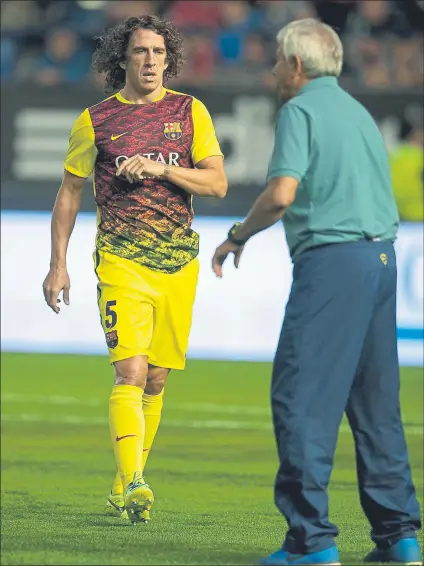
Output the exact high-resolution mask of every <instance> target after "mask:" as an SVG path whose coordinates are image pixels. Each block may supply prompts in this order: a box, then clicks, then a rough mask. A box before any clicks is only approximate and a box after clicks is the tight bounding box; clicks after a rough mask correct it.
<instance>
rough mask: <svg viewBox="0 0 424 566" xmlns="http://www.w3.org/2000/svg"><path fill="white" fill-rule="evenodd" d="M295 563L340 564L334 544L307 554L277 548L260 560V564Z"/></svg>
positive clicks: (266, 565)
mask: <svg viewBox="0 0 424 566" xmlns="http://www.w3.org/2000/svg"><path fill="white" fill-rule="evenodd" d="M285 564H290V565H295V564H321V565H323V566H324V565H326V566H340V561H339V553H338V552H337V548H336V547H335V546H331V547H330V548H326V549H325V550H321V551H320V552H311V553H309V554H292V553H291V552H288V551H287V550H283V549H280V550H277V552H274V554H270V555H269V556H267V557H266V558H265V559H264V560H263V561H262V562H261V565H262V566H280V565H285Z"/></svg>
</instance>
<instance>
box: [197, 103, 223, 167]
mask: <svg viewBox="0 0 424 566" xmlns="http://www.w3.org/2000/svg"><path fill="white" fill-rule="evenodd" d="M192 117H193V127H194V134H193V143H192V146H191V159H192V161H193V163H194V165H196V163H199V161H202V159H205V158H206V157H212V156H213V155H220V156H221V157H224V155H223V153H222V151H221V148H220V147H219V142H218V140H217V138H216V134H215V128H214V126H213V122H212V118H211V115H210V114H209V112H208V110H207V108H206V106H205V105H204V104H203V103H202V102H200V100H197V99H196V98H193V104H192Z"/></svg>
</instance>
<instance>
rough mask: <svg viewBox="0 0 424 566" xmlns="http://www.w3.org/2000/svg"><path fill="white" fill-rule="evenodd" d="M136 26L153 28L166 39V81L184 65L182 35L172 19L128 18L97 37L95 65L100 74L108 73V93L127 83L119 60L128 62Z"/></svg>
mask: <svg viewBox="0 0 424 566" xmlns="http://www.w3.org/2000/svg"><path fill="white" fill-rule="evenodd" d="M137 29H150V30H152V31H154V32H155V33H157V34H158V35H161V36H162V37H163V38H164V41H165V47H166V59H167V63H168V67H167V69H166V70H165V72H164V75H163V80H164V82H166V81H167V80H168V79H170V78H171V77H177V76H178V73H179V72H180V70H181V67H182V66H183V63H184V57H183V38H182V37H181V35H180V33H179V32H178V30H177V28H176V27H175V26H174V24H173V23H172V22H167V21H163V20H161V19H160V18H158V17H157V16H141V17H139V18H137V17H132V18H128V19H126V20H124V21H123V22H120V23H119V24H117V25H116V26H115V27H113V28H110V29H108V30H106V32H105V33H104V34H103V35H101V36H99V37H96V38H95V39H96V40H97V41H98V45H97V48H96V50H95V52H94V54H93V64H92V66H93V69H95V70H96V71H97V72H98V73H103V72H106V87H105V92H106V93H110V92H114V91H116V90H118V89H120V88H122V87H123V86H124V85H125V70H124V69H122V67H121V66H120V65H119V63H120V62H122V61H125V59H126V54H127V47H128V43H129V40H130V37H131V34H132V33H133V32H134V31H135V30H137Z"/></svg>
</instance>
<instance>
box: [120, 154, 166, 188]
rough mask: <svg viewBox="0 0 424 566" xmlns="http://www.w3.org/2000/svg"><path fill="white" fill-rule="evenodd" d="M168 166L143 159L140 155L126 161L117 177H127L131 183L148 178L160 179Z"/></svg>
mask: <svg viewBox="0 0 424 566" xmlns="http://www.w3.org/2000/svg"><path fill="white" fill-rule="evenodd" d="M165 168H166V166H165V165H164V164H163V163H158V162H157V161H152V160H151V159H147V158H146V157H142V156H141V155H139V154H138V153H137V154H136V155H133V156H132V157H130V158H129V159H125V161H123V162H122V163H121V165H120V166H119V167H118V169H117V171H116V176H117V177H119V175H125V177H126V178H127V180H128V181H129V182H130V183H133V182H134V181H141V180H142V179H145V178H148V177H160V176H161V175H163V174H164V171H165Z"/></svg>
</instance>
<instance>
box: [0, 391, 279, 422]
mask: <svg viewBox="0 0 424 566" xmlns="http://www.w3.org/2000/svg"><path fill="white" fill-rule="evenodd" d="M1 400H2V403H4V402H7V403H34V404H40V405H65V406H66V405H77V406H78V405H80V406H87V407H100V406H102V405H104V406H106V405H107V402H108V400H107V398H106V397H105V398H104V399H98V398H95V397H91V398H89V397H88V398H80V397H68V396H61V395H28V394H22V393H3V394H2V396H1ZM166 407H167V409H171V410H184V411H195V412H210V413H225V414H229V415H251V416H254V415H258V416H266V417H268V416H270V415H271V410H270V409H267V408H265V407H252V406H243V405H219V404H217V403H181V404H180V405H173V404H172V403H171V404H169V403H166Z"/></svg>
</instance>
